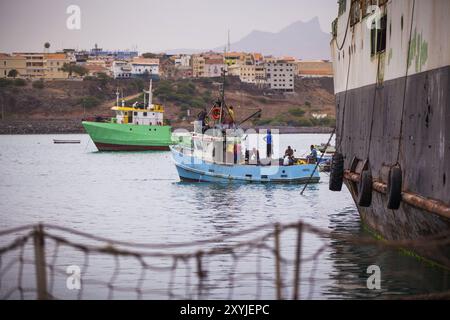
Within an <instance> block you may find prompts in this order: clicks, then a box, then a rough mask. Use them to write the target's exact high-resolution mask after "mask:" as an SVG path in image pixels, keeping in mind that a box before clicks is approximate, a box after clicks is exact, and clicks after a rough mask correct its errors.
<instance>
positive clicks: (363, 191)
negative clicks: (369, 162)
mask: <svg viewBox="0 0 450 320" xmlns="http://www.w3.org/2000/svg"><path fill="white" fill-rule="evenodd" d="M372 185H373V179H372V174H371V173H370V172H369V171H368V170H366V171H363V172H362V174H361V180H360V181H359V187H358V205H359V206H360V207H363V208H368V207H370V206H371V205H372Z"/></svg>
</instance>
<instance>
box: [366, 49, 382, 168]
mask: <svg viewBox="0 0 450 320" xmlns="http://www.w3.org/2000/svg"><path fill="white" fill-rule="evenodd" d="M380 60H381V59H380V56H378V65H377V73H376V77H375V89H374V92H373V101H372V113H371V119H370V130H369V143H368V146H367V155H366V159H369V157H370V150H371V148H372V132H373V122H374V113H375V104H376V101H377V91H378V77H379V75H380Z"/></svg>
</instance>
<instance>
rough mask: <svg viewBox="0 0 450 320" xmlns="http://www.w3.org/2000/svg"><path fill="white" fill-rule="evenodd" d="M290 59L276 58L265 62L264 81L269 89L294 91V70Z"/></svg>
mask: <svg viewBox="0 0 450 320" xmlns="http://www.w3.org/2000/svg"><path fill="white" fill-rule="evenodd" d="M294 68H295V67H294V63H293V62H291V61H290V60H288V61H286V60H276V61H274V62H267V63H266V82H267V85H268V87H269V88H270V89H272V90H276V91H280V92H294V80H295V70H294Z"/></svg>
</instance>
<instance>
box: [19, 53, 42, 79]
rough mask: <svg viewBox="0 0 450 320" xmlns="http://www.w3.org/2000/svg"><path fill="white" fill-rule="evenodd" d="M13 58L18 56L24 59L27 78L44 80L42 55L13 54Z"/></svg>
mask: <svg viewBox="0 0 450 320" xmlns="http://www.w3.org/2000/svg"><path fill="white" fill-rule="evenodd" d="M12 55H13V56H16V57H17V56H19V57H23V58H25V61H26V67H25V68H26V72H25V77H27V78H44V76H45V68H46V67H45V65H44V53H36V52H14V53H13V54H12Z"/></svg>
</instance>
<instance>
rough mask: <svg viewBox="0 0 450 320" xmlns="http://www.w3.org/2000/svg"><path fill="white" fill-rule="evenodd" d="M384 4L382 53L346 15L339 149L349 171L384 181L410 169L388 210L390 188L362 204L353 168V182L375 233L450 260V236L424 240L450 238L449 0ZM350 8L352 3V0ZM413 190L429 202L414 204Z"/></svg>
mask: <svg viewBox="0 0 450 320" xmlns="http://www.w3.org/2000/svg"><path fill="white" fill-rule="evenodd" d="M384 2H385V4H384V5H383V6H382V7H381V12H382V14H386V15H387V17H388V18H387V21H388V22H387V25H386V30H387V32H386V34H387V36H386V48H385V50H383V51H381V52H379V53H378V54H373V52H372V54H371V48H370V41H371V38H370V37H371V30H370V29H369V28H368V27H367V24H366V23H365V22H366V20H365V19H361V21H360V22H359V23H354V24H353V25H352V23H351V22H349V21H351V20H347V17H346V14H345V13H344V14H342V16H341V17H340V18H339V20H338V21H337V28H338V32H337V34H336V35H335V38H334V39H333V41H332V54H333V67H334V71H335V92H336V94H335V96H336V112H337V151H338V152H339V153H342V154H343V156H344V168H345V169H346V170H347V173H348V172H350V173H356V175H357V174H361V172H362V171H363V170H369V172H370V173H371V175H372V176H373V180H374V182H376V183H381V184H383V185H384V186H386V185H388V184H389V170H390V169H391V168H392V167H394V166H396V167H399V168H401V172H402V192H403V201H401V204H400V207H399V208H398V209H397V210H391V209H388V196H387V194H386V192H384V193H383V192H378V191H377V190H373V191H372V201H371V204H370V206H368V207H366V206H359V205H358V199H359V194H358V192H359V190H358V187H359V186H358V182H357V181H354V180H352V179H350V178H349V177H348V176H346V179H345V184H346V185H347V187H348V189H349V190H350V192H351V194H352V197H353V198H354V200H355V203H356V204H357V205H358V210H359V213H360V215H361V218H362V220H363V222H364V223H365V225H366V226H368V227H369V228H370V229H371V230H372V231H374V232H375V233H377V234H378V235H379V236H381V237H382V238H385V239H388V240H418V242H417V245H413V246H411V247H410V248H409V249H411V250H412V251H413V252H414V253H415V254H418V255H419V256H421V257H424V258H427V259H430V260H432V261H434V262H437V263H439V264H441V265H445V266H447V267H449V266H450V263H449V261H450V245H449V244H448V241H441V244H438V245H433V246H424V245H423V244H424V243H423V240H421V239H424V238H433V237H434V238H436V237H439V236H441V237H442V239H444V240H445V239H448V237H449V236H450V216H449V215H448V212H450V211H449V209H448V208H449V207H450V180H449V179H450V61H449V60H450V47H449V45H448V43H449V42H450V39H449V37H450V36H449V35H448V33H447V31H444V30H449V28H450V24H449V21H448V16H449V15H450V2H449V1H447V0H431V1H420V0H416V1H413V0H411V1H408V0H398V1H384ZM346 8H347V11H351V10H350V8H352V9H353V7H352V4H351V2H350V1H347V7H346ZM339 29H341V30H339ZM406 195H408V196H410V195H412V196H413V197H416V198H419V199H422V200H423V201H422V203H419V204H420V205H417V204H416V205H414V204H413V203H411V202H408V201H405V199H406ZM437 206H439V209H440V210H436V208H437Z"/></svg>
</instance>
